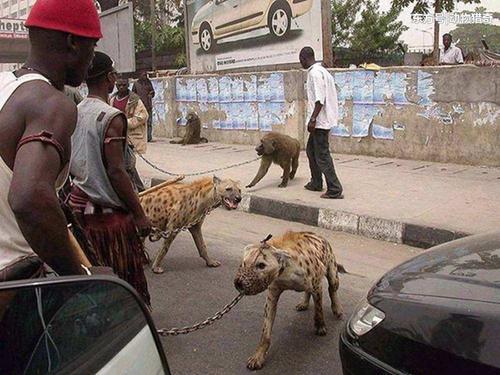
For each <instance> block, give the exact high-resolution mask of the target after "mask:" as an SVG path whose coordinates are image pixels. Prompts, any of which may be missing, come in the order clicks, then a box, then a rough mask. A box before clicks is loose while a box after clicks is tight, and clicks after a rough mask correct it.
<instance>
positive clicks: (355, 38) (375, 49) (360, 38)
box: [351, 2, 408, 56]
mask: <svg viewBox="0 0 500 375" xmlns="http://www.w3.org/2000/svg"><path fill="white" fill-rule="evenodd" d="M398 15H399V11H397V10H395V9H393V10H391V11H389V12H379V11H378V5H376V3H374V2H366V7H365V9H363V11H362V12H361V20H360V21H358V22H356V23H355V24H354V27H353V32H352V40H351V48H352V49H353V50H355V51H359V52H360V53H361V54H366V56H370V55H371V54H374V53H380V52H390V51H393V50H395V49H396V48H397V43H398V40H399V38H400V36H401V34H402V33H403V31H405V30H407V29H408V27H406V26H404V25H403V23H402V22H401V21H397V18H398Z"/></svg>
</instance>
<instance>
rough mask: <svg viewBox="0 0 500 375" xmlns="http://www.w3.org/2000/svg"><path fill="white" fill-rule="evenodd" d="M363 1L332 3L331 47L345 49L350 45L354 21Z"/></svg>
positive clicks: (335, 0)
mask: <svg viewBox="0 0 500 375" xmlns="http://www.w3.org/2000/svg"><path fill="white" fill-rule="evenodd" d="M363 3H364V0H333V1H332V45H333V47H334V48H336V47H347V46H349V44H350V41H351V37H352V31H353V27H354V21H355V20H356V15H357V14H358V13H359V10H360V7H361V5H362V4H363Z"/></svg>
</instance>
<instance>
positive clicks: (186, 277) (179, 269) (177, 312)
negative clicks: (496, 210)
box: [147, 209, 422, 375]
mask: <svg viewBox="0 0 500 375" xmlns="http://www.w3.org/2000/svg"><path fill="white" fill-rule="evenodd" d="M203 229H204V231H203V232H204V237H205V241H206V243H207V246H208V252H209V255H211V256H212V257H213V258H214V259H217V260H219V261H221V262H222V265H221V266H220V267H219V268H208V267H206V266H205V262H204V261H203V260H202V259H201V258H200V257H199V256H198V252H197V250H196V248H195V245H194V242H193V240H192V238H191V236H190V234H189V233H188V232H183V233H181V234H180V235H179V236H178V237H177V239H176V240H175V241H174V243H173V245H172V247H171V248H170V251H169V253H168V254H167V256H166V258H165V259H164V263H163V264H164V266H165V273H164V274H162V275H155V274H153V273H152V272H151V271H150V270H147V276H148V280H149V285H150V291H151V294H152V299H153V317H154V320H155V323H156V326H157V327H158V328H172V327H182V326H185V325H190V324H192V323H195V322H198V321H201V320H204V319H205V318H207V317H209V316H211V315H213V314H214V313H215V312H216V311H218V310H219V309H220V308H221V307H223V306H224V305H225V304H226V303H228V302H229V301H230V300H231V299H232V298H233V297H234V296H236V294H237V292H236V290H235V289H234V286H233V278H234V274H235V272H236V269H237V268H238V265H239V262H240V260H241V257H242V253H243V248H244V247H245V246H246V245H247V244H249V243H253V242H258V241H260V240H262V239H264V238H265V237H266V236H267V234H269V233H272V234H274V235H278V234H280V233H282V232H283V231H285V230H287V229H292V230H309V231H314V232H316V233H320V234H322V235H323V236H325V237H326V238H327V239H329V240H330V241H331V243H332V245H333V247H334V250H335V252H336V256H337V261H338V262H339V263H341V264H343V265H344V266H345V268H346V269H347V270H348V271H349V272H352V273H356V274H360V275H363V276H364V277H359V276H354V275H341V277H340V301H341V303H342V305H343V308H344V313H345V318H344V321H336V320H334V318H333V314H332V312H331V310H330V308H329V303H330V302H329V299H328V296H327V288H326V279H325V288H324V299H323V303H324V311H325V319H326V322H327V327H328V334H327V335H326V336H324V337H319V336H316V335H315V334H314V328H313V310H312V304H311V307H310V309H309V310H308V311H305V312H297V311H296V310H295V305H296V304H297V303H298V302H299V301H300V300H301V298H302V296H301V295H300V294H299V293H296V292H293V291H289V292H285V293H284V294H283V295H282V297H281V299H280V303H279V306H278V313H277V316H276V321H275V325H274V329H273V336H272V344H271V348H270V349H269V354H268V357H267V361H266V363H265V365H264V368H263V369H262V370H261V371H260V373H262V374H341V365H340V359H339V354H338V338H339V332H340V330H341V328H342V326H343V324H344V322H345V320H346V318H347V317H348V316H349V315H350V313H351V312H352V311H353V309H354V308H355V307H356V305H357V304H358V303H359V301H360V300H361V299H362V298H363V297H364V296H365V295H366V293H367V291H368V290H369V288H370V286H371V285H372V283H373V282H374V281H376V280H377V278H378V277H380V276H381V275H382V274H384V273H385V272H386V271H388V270H389V269H391V268H392V267H393V266H395V265H397V264H399V263H400V262H402V261H404V260H406V259H408V258H411V257H413V256H415V255H416V254H418V253H419V252H421V251H422V250H420V249H416V248H412V247H409V246H405V245H399V244H392V243H388V242H382V241H376V240H371V239H367V238H363V237H358V236H354V235H349V234H345V233H339V232H332V231H329V230H323V229H320V228H315V227H310V226H307V225H302V224H299V223H291V222H286V221H282V220H277V219H271V218H268V217H264V216H258V215H251V214H247V213H243V212H239V211H231V212H230V211H226V210H223V209H217V210H216V211H214V212H213V213H212V214H211V215H210V216H208V217H207V219H206V222H205V224H204V228H203ZM159 244H160V243H159V242H157V243H154V244H151V243H150V244H148V245H147V246H148V249H149V251H150V254H151V255H154V254H155V253H156V250H157V249H158V246H159ZM264 302H265V293H262V294H260V295H257V296H253V297H245V298H243V300H242V301H241V302H240V303H239V304H238V305H237V306H236V307H235V308H234V309H233V310H232V311H231V312H230V313H229V314H228V315H226V316H225V317H223V318H222V320H220V321H218V322H216V323H215V324H214V325H212V326H210V327H206V328H204V329H203V330H200V331H197V332H193V333H190V334H188V335H184V336H176V337H167V338H162V342H163V345H164V348H165V350H166V353H167V359H168V362H169V365H170V368H171V370H172V372H173V374H190V375H194V374H248V373H250V371H249V370H247V369H246V361H247V358H248V357H250V356H251V355H252V354H253V352H254V350H255V348H256V345H257V343H258V340H259V336H260V330H261V325H262V317H263V308H264Z"/></svg>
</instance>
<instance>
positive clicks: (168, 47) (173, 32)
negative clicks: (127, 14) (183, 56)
mask: <svg viewBox="0 0 500 375" xmlns="http://www.w3.org/2000/svg"><path fill="white" fill-rule="evenodd" d="M134 31H135V47H136V51H137V52H139V51H145V50H150V49H151V22H150V21H138V20H135V29H134ZM184 42H185V39H184V29H183V28H181V27H177V26H175V27H173V26H169V25H163V26H160V27H156V48H155V51H156V52H158V53H161V52H165V51H177V50H182V49H184V46H185V44H184Z"/></svg>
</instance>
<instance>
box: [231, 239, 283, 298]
mask: <svg viewBox="0 0 500 375" xmlns="http://www.w3.org/2000/svg"><path fill="white" fill-rule="evenodd" d="M269 238H270V237H269V236H268V238H266V239H265V240H264V241H262V242H261V243H260V244H258V245H248V246H247V247H245V253H244V255H243V261H242V262H241V265H240V267H239V268H238V271H237V272H236V277H235V279H234V286H235V287H236V289H237V290H238V291H239V292H241V293H243V294H246V295H255V294H259V293H261V292H263V291H264V290H266V289H267V288H268V287H269V285H270V284H271V283H272V282H273V281H274V280H276V278H278V277H279V276H280V275H281V274H282V273H283V271H284V270H285V268H286V267H287V266H288V265H289V262H290V255H288V253H287V252H286V251H284V250H281V249H278V248H276V247H274V246H272V245H271V244H269V243H268V242H267V241H268V240H269Z"/></svg>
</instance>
